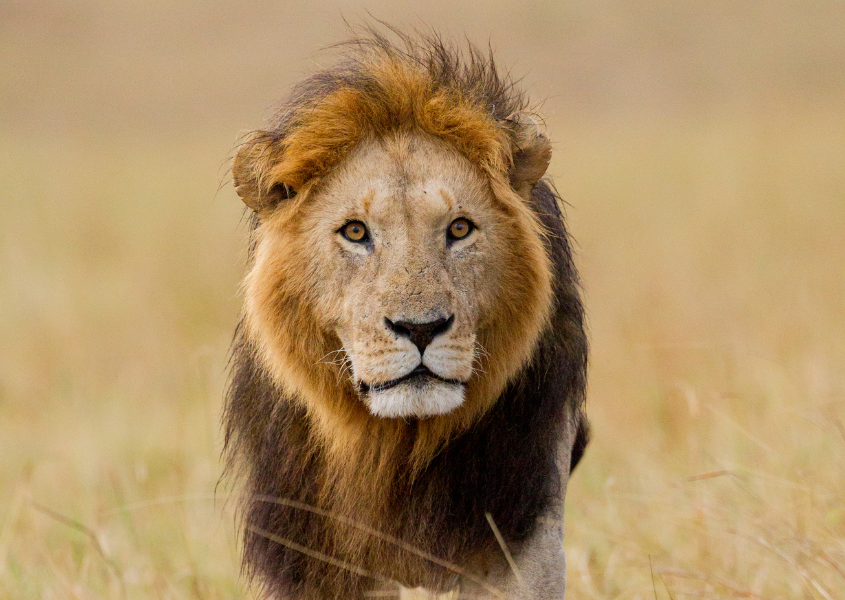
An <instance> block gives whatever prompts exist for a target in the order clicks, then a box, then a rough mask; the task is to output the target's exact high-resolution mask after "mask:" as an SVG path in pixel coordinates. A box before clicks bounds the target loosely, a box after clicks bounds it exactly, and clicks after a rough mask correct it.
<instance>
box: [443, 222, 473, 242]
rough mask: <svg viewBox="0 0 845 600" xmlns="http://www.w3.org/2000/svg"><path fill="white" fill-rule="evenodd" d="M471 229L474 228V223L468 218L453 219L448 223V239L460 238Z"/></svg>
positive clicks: (466, 234)
mask: <svg viewBox="0 0 845 600" xmlns="http://www.w3.org/2000/svg"><path fill="white" fill-rule="evenodd" d="M473 229H475V225H473V223H472V221H470V220H469V219H463V218H461V219H455V220H454V221H452V224H451V225H449V239H451V240H462V239H464V238H465V237H466V236H468V235H469V234H470V232H471V231H472V230H473Z"/></svg>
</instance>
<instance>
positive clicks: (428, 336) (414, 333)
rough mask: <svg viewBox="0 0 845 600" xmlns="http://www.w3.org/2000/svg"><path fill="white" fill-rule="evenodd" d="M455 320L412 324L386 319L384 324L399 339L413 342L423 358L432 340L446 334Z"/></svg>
mask: <svg viewBox="0 0 845 600" xmlns="http://www.w3.org/2000/svg"><path fill="white" fill-rule="evenodd" d="M454 320H455V315H452V316H451V317H449V318H448V319H437V320H436V321H429V322H428V323H411V322H410V321H396V322H395V323H394V322H393V321H391V320H390V319H388V318H385V319H384V322H385V324H386V325H387V328H388V329H389V330H390V331H392V332H393V333H395V334H396V335H398V336H399V337H404V338H408V339H409V340H411V343H412V344H413V345H414V346H416V347H417V348H418V349H419V351H420V356H422V354H423V352H425V348H426V346H428V345H429V344H430V343H431V340H433V339H434V338H435V337H436V336H438V335H440V334H441V333H446V331H448V329H449V328H450V327H451V326H452V323H453V322H454Z"/></svg>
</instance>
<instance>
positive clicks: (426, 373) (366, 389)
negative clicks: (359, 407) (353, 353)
mask: <svg viewBox="0 0 845 600" xmlns="http://www.w3.org/2000/svg"><path fill="white" fill-rule="evenodd" d="M423 377H430V378H431V379H437V380H438V381H442V382H443V383H450V384H452V385H462V386H466V382H465V381H460V380H458V379H446V378H445V377H441V376H440V375H438V374H437V373H434V372H433V371H432V370H431V369H429V368H428V367H426V366H425V365H423V364H419V365H417V368H416V369H414V370H413V371H411V372H410V373H408V374H407V375H403V376H402V377H398V378H397V379H391V380H390V381H385V382H384V383H374V384H367V383H364V382H363V381H362V382H360V383H359V384H358V387H359V389H360V390H361V393H362V394H369V393H371V392H372V393H378V392H384V391H385V390H389V389H391V388H394V387H396V386H397V385H399V384H400V383H405V382H406V381H411V380H414V379H420V378H423Z"/></svg>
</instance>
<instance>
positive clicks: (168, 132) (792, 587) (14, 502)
mask: <svg viewBox="0 0 845 600" xmlns="http://www.w3.org/2000/svg"><path fill="white" fill-rule="evenodd" d="M362 8H369V9H370V10H371V11H372V12H373V13H374V14H375V15H376V16H379V17H382V18H385V19H386V20H388V21H391V22H394V23H400V24H402V23H405V24H407V23H411V24H413V23H416V22H418V21H417V20H416V18H417V17H419V20H421V21H424V22H427V23H430V24H432V25H434V26H435V27H437V28H438V29H441V30H444V31H446V32H447V33H451V34H453V35H456V36H460V35H462V34H463V32H466V33H467V35H468V36H469V37H470V38H471V39H473V40H476V41H478V42H481V43H485V41H486V40H487V38H488V37H490V38H491V39H492V41H493V43H494V45H495V46H496V47H497V49H498V51H499V58H500V60H501V61H502V63H503V64H504V65H506V66H513V67H514V72H515V73H516V74H517V75H525V79H524V83H525V85H527V86H528V87H529V89H530V91H531V93H532V95H533V96H534V97H535V98H546V101H545V104H544V109H543V112H544V113H545V114H546V115H548V126H549V130H550V133H551V136H552V139H553V140H554V141H555V148H556V154H555V159H554V161H553V164H552V168H551V171H550V173H551V174H552V175H553V176H555V179H556V182H557V186H558V188H559V190H560V191H561V193H562V195H563V196H564V197H565V199H566V200H567V202H568V203H569V204H570V206H569V209H568V218H569V224H570V229H571V232H572V233H573V235H574V236H575V238H576V239H577V241H578V244H579V246H578V263H579V266H580V269H581V272H582V275H583V280H584V297H585V301H586V305H587V308H588V312H589V322H590V330H591V338H592V367H591V375H590V392H589V400H588V411H589V415H590V418H591V420H592V423H593V427H594V429H593V431H594V437H593V441H592V444H591V445H590V447H589V449H588V452H587V455H586V457H585V460H584V462H583V463H582V465H581V466H580V467H579V468H578V470H577V472H576V475H575V477H574V479H573V481H572V483H571V487H570V489H569V493H568V497H567V535H566V540H565V546H566V549H567V555H568V557H569V590H568V594H567V595H568V598H573V599H593V598H594V599H603V600H604V599H607V600H612V599H632V600H633V599H642V600H646V599H653V598H658V599H660V600H664V599H667V600H681V599H685V600H686V599H690V598H751V599H763V598H765V599H795V598H797V599H807V600H810V599H826V600H839V599H841V598H845V11H843V9H842V5H841V3H838V2H834V1H832V0H830V1H825V0H821V1H814V2H797V1H794V2H789V1H787V0H782V1H777V2H767V3H762V2H761V3H754V4H752V3H731V2H715V3H707V4H706V5H705V3H700V4H699V3H694V2H669V1H668V0H666V1H661V0H657V1H654V2H646V1H639V2H623V1H622V0H606V1H602V2H587V1H586V0H574V1H573V2H569V3H563V2H561V3H551V2H543V1H541V0H537V1H534V2H527V3H520V4H519V5H516V4H514V5H510V4H506V3H504V2H494V3H491V4H489V5H487V6H485V7H483V8H482V7H476V8H471V7H470V6H468V5H459V4H457V3H454V2H446V1H445V0H444V1H442V2H441V1H436V2H431V3H429V4H426V5H413V6H412V5H411V4H407V5H406V4H403V3H402V2H394V3H389V4H388V3H386V2H370V3H368V4H365V5H358V4H353V3H347V4H343V3H325V4H315V3H308V2H298V1H294V2H287V3H285V4H279V5H274V4H273V3H270V2H260V1H257V0H255V1H250V2H245V3H240V4H237V5H234V4H231V3H228V4H227V3H223V2H208V3H202V4H201V3H196V4H193V3H190V2H187V1H176V2H172V3H169V4H165V3H160V2H154V1H153V0H147V1H145V2H139V3H134V4H133V5H126V4H124V3H118V2H110V1H109V0H90V1H88V2H81V3H71V2H63V1H58V0H52V1H49V2H45V3H39V4H36V3H28V2H23V1H22V0H21V1H19V2H15V1H13V0H2V1H0V124H2V125H0V315H2V316H0V597H2V598H13V599H35V598H39V599H43V600H50V599H65V598H80V599H87V598H117V599H121V598H127V599H136V598H137V599H141V598H144V599H146V598H162V599H171V598H172V599H180V600H181V599H218V598H220V599H223V598H226V599H229V598H243V597H250V596H249V592H248V590H245V589H244V587H243V585H242V582H240V581H239V559H238V548H237V536H236V533H235V528H234V525H233V515H232V512H233V510H232V502H230V501H227V494H228V493H229V491H230V490H229V489H228V488H225V489H224V487H222V486H221V488H216V487H215V486H216V484H217V482H218V478H219V476H220V472H221V463H220V460H219V454H220V446H221V432H220V428H219V424H218V423H219V417H220V408H221V402H222V390H223V388H224V385H225V377H226V356H227V348H228V344H229V340H230V335H231V332H232V330H233V328H234V325H235V322H236V320H237V313H238V305H239V297H238V279H239V277H240V274H241V272H242V267H243V258H244V244H243V240H244V237H245V231H244V227H243V223H242V221H241V214H242V213H241V207H240V205H239V202H238V201H237V199H236V197H235V195H234V193H233V192H232V189H231V186H229V185H223V186H222V187H221V186H220V184H221V182H225V180H226V168H227V157H228V156H229V155H230V153H231V150H232V147H233V144H234V141H235V139H236V137H237V136H238V134H239V133H242V132H243V131H244V130H246V129H247V128H250V127H257V126H260V124H261V119H262V118H263V117H264V116H266V115H267V114H268V107H269V106H270V105H271V104H272V103H274V102H275V101H276V100H277V99H279V98H280V97H281V96H282V95H283V94H284V92H285V90H286V89H288V86H289V85H290V84H291V83H293V82H294V81H295V80H296V79H298V78H299V77H301V76H302V74H304V73H306V72H308V71H310V70H312V69H313V67H314V65H315V64H322V63H325V62H327V61H329V60H331V55H330V54H325V53H323V54H320V53H317V54H315V53H314V51H315V50H316V49H318V48H320V47H321V46H324V45H326V44H328V43H331V42H334V41H337V40H339V39H341V38H342V37H343V36H344V35H345V34H344V25H343V22H342V20H341V14H340V11H341V10H343V11H344V14H345V15H346V16H348V17H350V18H351V19H352V20H355V19H356V18H358V17H359V16H360V15H361V14H363V10H362ZM215 490H216V495H215Z"/></svg>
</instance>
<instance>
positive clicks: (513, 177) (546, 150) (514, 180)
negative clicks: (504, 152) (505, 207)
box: [506, 112, 552, 198]
mask: <svg viewBox="0 0 845 600" xmlns="http://www.w3.org/2000/svg"><path fill="white" fill-rule="evenodd" d="M506 122H507V123H508V125H509V129H510V131H511V144H512V148H511V154H512V156H513V164H512V166H511V170H510V173H509V175H510V182H511V186H512V187H513V189H515V190H516V191H517V193H519V195H521V196H522V197H524V198H528V197H530V195H531V190H532V189H533V188H534V186H535V185H537V182H538V181H540V178H541V177H542V176H543V175H545V173H546V169H548V167H549V161H551V159H552V144H551V142H550V141H549V138H548V137H546V134H545V132H544V130H545V127H544V126H543V122H542V121H541V120H540V119H539V118H538V117H536V116H534V115H532V114H529V113H525V112H518V113H514V114H512V115H511V116H510V117H508V118H507V119H506Z"/></svg>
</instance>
